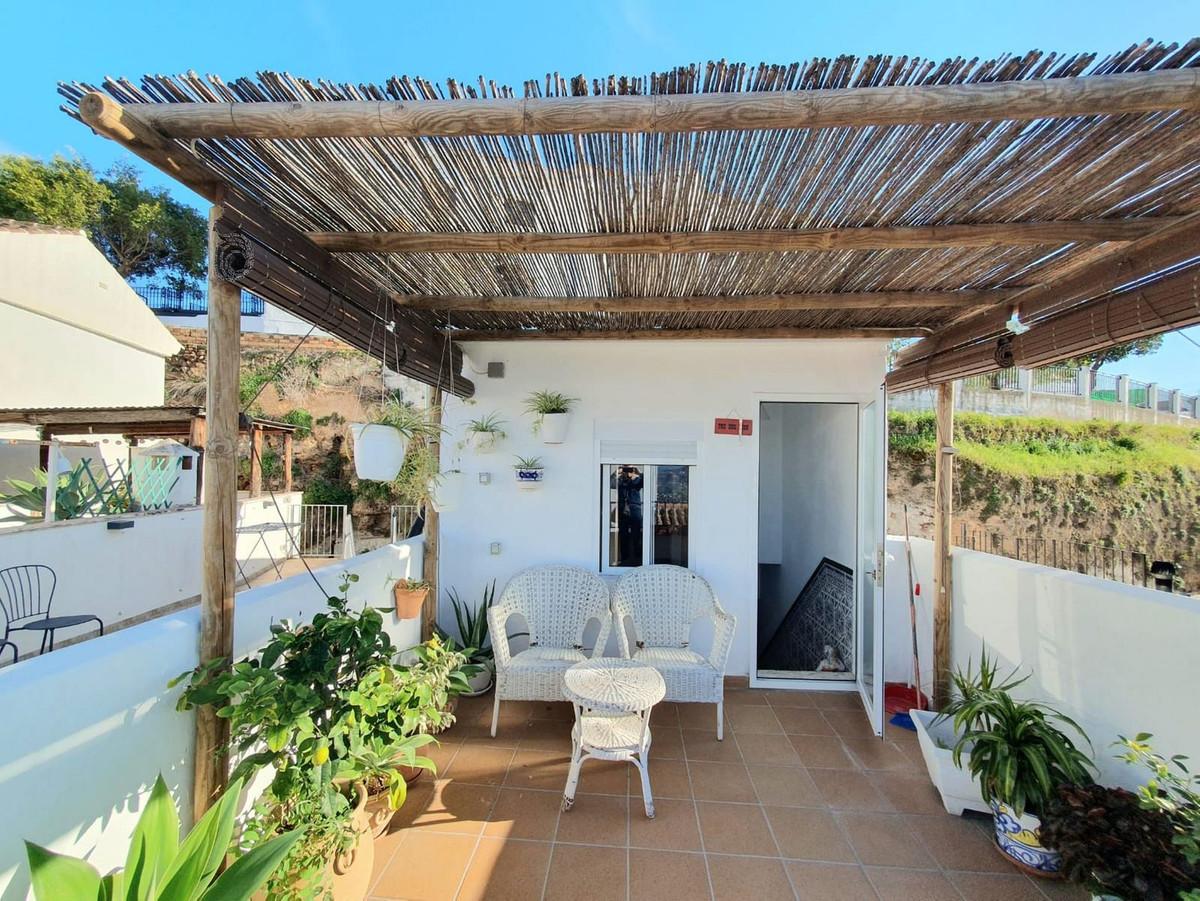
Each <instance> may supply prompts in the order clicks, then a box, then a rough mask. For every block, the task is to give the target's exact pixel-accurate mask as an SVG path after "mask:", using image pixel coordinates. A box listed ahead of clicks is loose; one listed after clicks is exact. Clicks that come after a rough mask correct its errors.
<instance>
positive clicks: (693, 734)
mask: <svg viewBox="0 0 1200 901" xmlns="http://www.w3.org/2000/svg"><path fill="white" fill-rule="evenodd" d="M682 735H683V752H684V754H685V755H686V756H687V759H688V760H711V761H716V762H719V763H741V762H742V755H741V752H740V751H738V744H737V742H736V741H735V740H734V738H733V736H732V735H730V736H729V737H728V738H727V739H725V740H724V741H717V734H716V733H715V732H706V731H701V730H698V729H684V730H683V732H682ZM650 754H651V756H653V755H654V748H653V746H652V747H651V749H650Z"/></svg>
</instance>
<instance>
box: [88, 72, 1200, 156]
mask: <svg viewBox="0 0 1200 901" xmlns="http://www.w3.org/2000/svg"><path fill="white" fill-rule="evenodd" d="M1198 108H1200V70H1196V69H1159V70H1155V71H1152V72H1125V73H1116V74H1110V75H1089V76H1084V77H1076V78H1045V79H1043V78H1031V79H1026V80H1021V81H997V82H982V83H974V84H955V85H901V86H891V87H868V88H833V89H824V90H809V91H754V92H751V91H745V92H742V91H736V92H734V91H730V92H714V93H703V94H655V95H622V96H611V95H610V96H599V97H594V96H585V97H529V98H525V99H495V100H418V101H409V100H384V101H333V102H314V103H297V102H294V101H288V102H274V103H269V102H263V103H259V102H255V103H146V104H140V103H139V104H129V105H127V106H124V107H122V108H121V110H120V113H121V115H120V116H119V117H117V118H116V119H115V120H114V121H113V122H112V123H111V125H110V127H112V128H118V127H120V126H122V125H123V122H124V118H125V117H128V116H136V117H137V118H139V119H141V120H142V121H143V122H144V123H146V124H147V125H148V126H150V127H152V128H154V129H155V130H156V131H158V132H160V133H161V134H163V135H165V136H166V137H168V138H178V139H183V140H191V139H193V138H257V139H269V138H336V137H360V138H361V137H461V136H467V135H537V134H594V133H597V132H650V133H661V132H696V131H728V130H735V129H751V130H755V129H776V128H841V127H851V128H854V127H862V126H889V125H930V124H934V123H940V122H988V121H996V120H1002V119H1009V120H1029V119H1042V118H1052V117H1064V116H1095V115H1121V114H1125V113H1147V112H1155V111H1162V110H1181V109H1182V110H1194V109H1198Z"/></svg>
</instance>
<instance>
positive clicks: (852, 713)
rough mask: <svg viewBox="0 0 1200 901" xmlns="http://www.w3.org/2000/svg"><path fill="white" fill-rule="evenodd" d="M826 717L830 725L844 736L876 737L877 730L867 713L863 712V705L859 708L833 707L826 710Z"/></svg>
mask: <svg viewBox="0 0 1200 901" xmlns="http://www.w3.org/2000/svg"><path fill="white" fill-rule="evenodd" d="M824 713H825V719H827V720H828V721H829V725H831V726H833V731H834V732H836V733H837V734H838V735H840V736H841V737H842V738H876V737H877V736H876V735H875V732H874V731H873V730H872V729H871V723H870V722H869V721H868V720H867V715H866V714H865V713H863V710H862V706H861V705H859V707H858V709H857V710H846V709H838V708H836V707H835V708H832V709H827V710H825V711H824Z"/></svg>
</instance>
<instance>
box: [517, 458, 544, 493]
mask: <svg viewBox="0 0 1200 901" xmlns="http://www.w3.org/2000/svg"><path fill="white" fill-rule="evenodd" d="M513 472H514V474H515V475H516V477H517V485H519V486H520V487H521V488H536V487H537V486H538V485H540V484H542V480H543V479H545V477H546V469H545V467H544V466H542V458H541V457H517V462H516V463H514V464H513Z"/></svg>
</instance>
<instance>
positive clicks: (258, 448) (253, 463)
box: [250, 426, 263, 497]
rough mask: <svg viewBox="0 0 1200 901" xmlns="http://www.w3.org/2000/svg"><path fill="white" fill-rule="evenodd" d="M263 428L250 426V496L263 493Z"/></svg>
mask: <svg viewBox="0 0 1200 901" xmlns="http://www.w3.org/2000/svg"><path fill="white" fill-rule="evenodd" d="M262 455H263V430H262V429H261V428H259V427H258V426H251V427H250V496H251V497H258V496H259V495H260V494H262V482H263V472H262V471H263V468H262Z"/></svg>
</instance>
